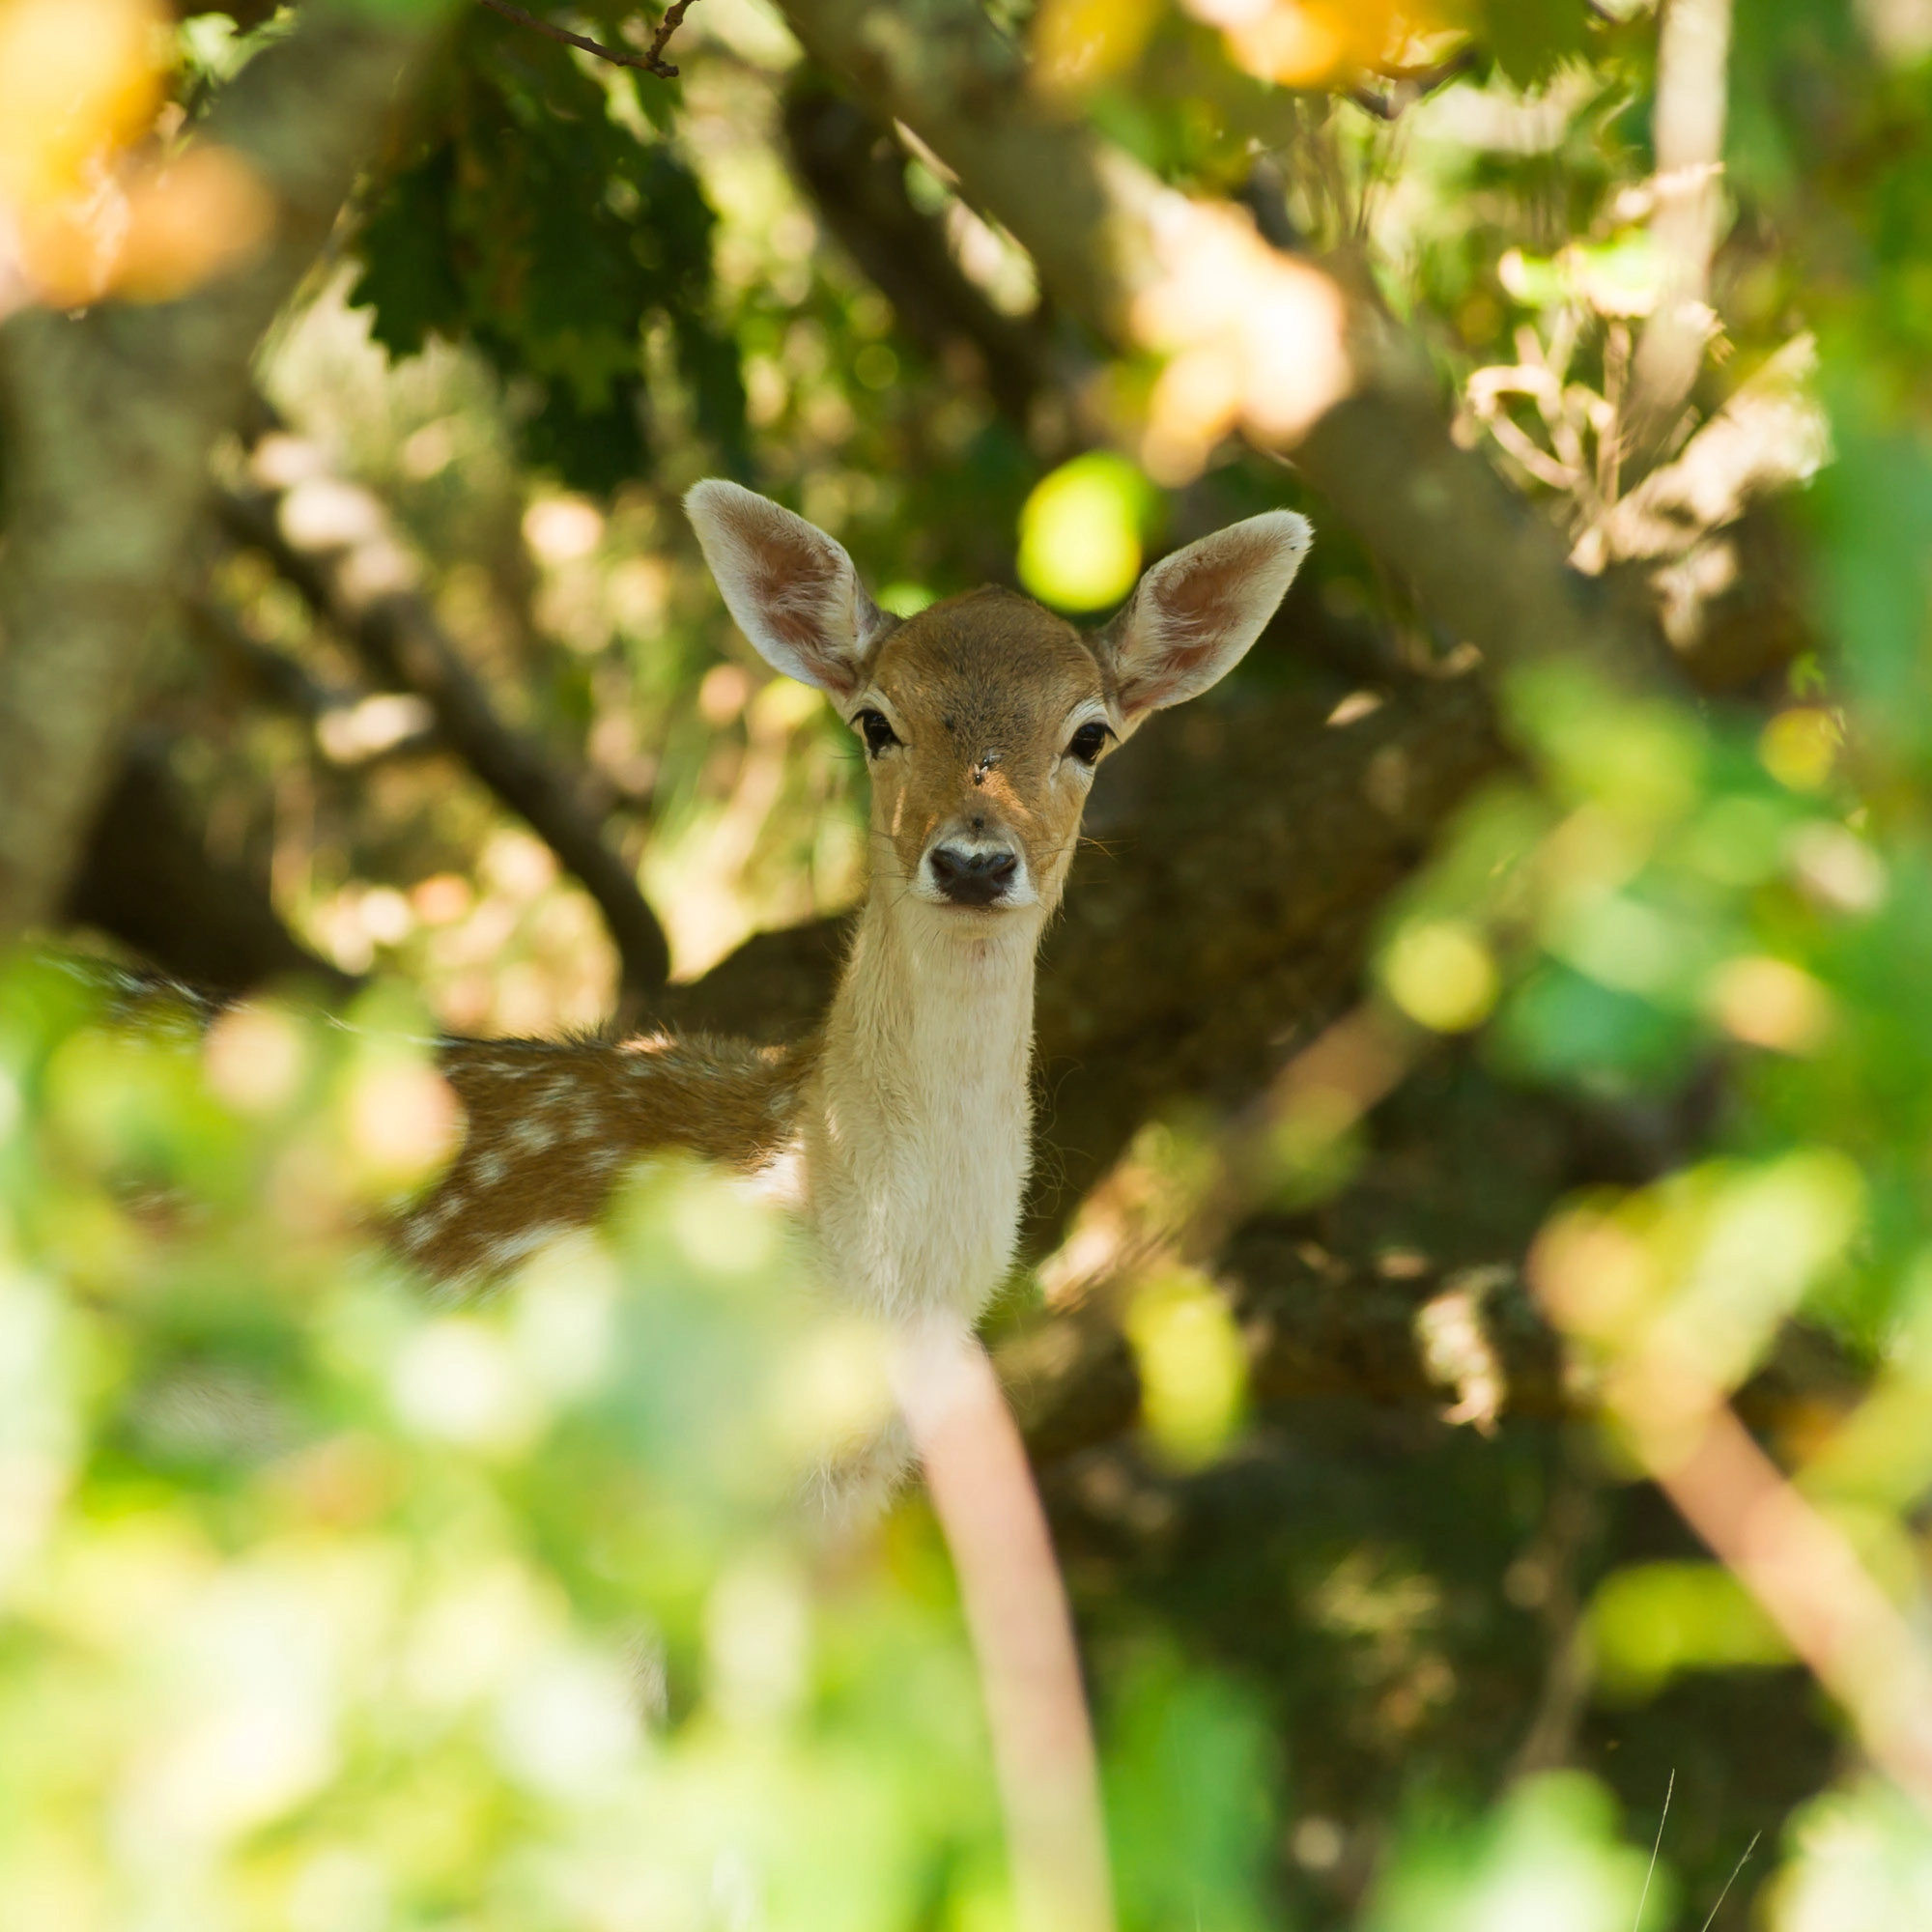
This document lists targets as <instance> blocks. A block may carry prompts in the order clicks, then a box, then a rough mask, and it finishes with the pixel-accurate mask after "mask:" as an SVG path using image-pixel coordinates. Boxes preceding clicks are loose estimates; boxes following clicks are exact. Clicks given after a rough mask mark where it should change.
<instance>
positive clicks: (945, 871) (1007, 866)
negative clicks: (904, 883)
mask: <svg viewBox="0 0 1932 1932" xmlns="http://www.w3.org/2000/svg"><path fill="white" fill-rule="evenodd" d="M925 863H926V864H927V866H929V867H931V868H932V883H933V884H934V885H936V886H937V887H938V888H939V890H940V891H941V892H942V893H944V894H945V895H946V896H947V897H948V898H950V899H951V900H952V903H953V904H954V905H991V904H992V903H993V901H994V900H995V899H996V898H998V897H999V896H1000V895H1002V894H1003V893H1004V892H1005V891H1006V890H1007V888H1008V887H1009V885H1011V884H1012V882H1013V874H1014V873H1015V872H1016V871H1018V870H1019V859H1018V856H1017V855H1016V854H1014V853H1012V852H1009V851H1007V850H1005V849H1004V848H1003V847H1000V846H990V847H987V848H985V849H983V850H980V851H977V852H969V851H966V850H965V849H963V848H962V847H960V846H957V845H935V846H934V847H933V848H932V850H931V851H930V852H929V853H928V854H927V855H926V861H925Z"/></svg>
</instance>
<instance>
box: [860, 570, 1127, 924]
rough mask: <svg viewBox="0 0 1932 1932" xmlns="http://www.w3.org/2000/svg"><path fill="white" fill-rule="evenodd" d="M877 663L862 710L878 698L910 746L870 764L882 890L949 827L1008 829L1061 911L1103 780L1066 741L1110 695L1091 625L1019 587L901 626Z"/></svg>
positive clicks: (1046, 897)
mask: <svg viewBox="0 0 1932 1932" xmlns="http://www.w3.org/2000/svg"><path fill="white" fill-rule="evenodd" d="M1107 697H1108V691H1107V679H1106V675H1105V673H1104V672H1103V671H1102V669H1101V668H1100V664H1099V661H1098V659H1096V658H1095V657H1094V653H1093V652H1092V651H1091V650H1090V649H1089V648H1088V647H1087V644H1086V642H1085V640H1084V639H1082V638H1081V636H1080V633H1079V632H1078V631H1076V630H1075V629H1074V628H1073V626H1072V625H1071V624H1069V623H1067V622H1066V621H1065V619H1064V618H1060V617H1055V616H1053V615H1051V614H1050V613H1049V612H1048V611H1042V610H1041V609H1040V607H1039V606H1038V605H1037V604H1034V603H1032V602H1030V601H1029V600H1028V599H1026V598H1024V597H1018V596H1015V595H1014V594H1013V593H1012V592H1010V591H1006V590H996V589H986V590H975V591H973V592H971V593H970V594H968V595H966V596H964V597H954V598H950V599H948V600H947V602H945V603H943V604H935V605H933V606H932V607H931V608H930V609H929V610H925V611H921V612H920V613H919V615H918V616H916V617H913V618H911V619H909V620H908V621H907V622H906V623H904V624H902V625H900V626H899V628H898V629H897V630H895V631H894V632H893V633H892V635H891V636H890V637H888V638H887V639H885V640H884V642H883V643H882V644H881V645H880V646H879V648H878V650H877V651H876V653H875V654H874V657H873V659H872V662H871V663H870V664H869V665H868V666H867V681H866V683H865V685H864V687H863V689H862V690H861V691H860V692H859V693H858V694H857V695H856V696H854V698H853V699H852V701H851V705H850V707H849V709H850V711H851V712H852V713H857V712H858V711H860V710H863V709H865V708H867V705H876V706H877V707H878V708H879V709H881V710H883V711H884V712H885V713H886V715H887V717H888V719H889V720H890V721H891V722H892V725H893V727H894V729H895V731H897V733H898V734H899V737H900V738H901V739H902V740H903V743H902V744H900V745H898V746H896V747H895V748H893V749H892V750H889V751H887V752H886V753H883V754H882V755H880V756H878V757H875V758H873V759H872V760H871V767H872V830H873V834H874V838H875V847H876V848H877V849H875V852H874V869H873V882H874V888H875V890H876V889H878V888H880V887H884V886H897V887H903V886H905V885H907V884H909V883H910V882H911V881H912V880H913V879H914V878H916V877H917V876H918V872H919V867H920V863H921V861H922V860H923V857H924V856H925V854H926V852H927V851H928V850H929V849H930V848H931V846H932V845H933V844H935V843H936V842H938V841H939V840H940V839H941V838H944V837H946V836H947V835H948V834H955V835H962V836H968V837H972V836H979V837H984V838H999V837H1001V836H1002V835H1005V836H1006V837H1007V838H1009V839H1010V840H1011V842H1012V843H1013V845H1014V846H1015V848H1016V849H1017V850H1018V851H1019V852H1020V854H1021V856H1022V857H1023V859H1024V861H1025V864H1026V869H1027V876H1028V878H1029V880H1030V881H1031V882H1032V885H1033V888H1034V892H1035V894H1036V895H1037V905H1038V907H1039V909H1040V910H1041V911H1051V910H1052V908H1053V907H1054V906H1055V905H1056V904H1057V903H1058V902H1059V899H1060V894H1061V890H1062V888H1063V886H1064V885H1065V879H1066V868H1067V866H1068V864H1069V862H1070V860H1071V858H1072V853H1073V846H1074V841H1075V839H1076V838H1078V836H1079V831H1080V814H1081V811H1082V810H1083V809H1084V808H1085V806H1086V803H1087V792H1088V788H1089V783H1090V781H1091V777H1092V773H1091V769H1090V768H1089V767H1087V766H1085V765H1083V764H1082V763H1081V762H1080V760H1079V759H1077V758H1073V757H1069V756H1068V755H1067V750H1066V747H1067V739H1068V736H1069V735H1070V733H1071V730H1072V728H1073V725H1075V724H1076V723H1077V722H1078V720H1079V717H1080V714H1081V713H1082V711H1083V709H1084V710H1086V711H1087V712H1088V714H1089V715H1101V710H1100V708H1101V707H1103V706H1105V704H1106V702H1107ZM888 852H889V853H890V857H891V862H892V863H891V865H890V867H888V866H887V864H886V857H887V853H888ZM977 916H978V917H981V918H984V917H993V918H999V917H1004V916H1006V915H1004V914H1002V913H1000V912H997V911H995V912H992V913H990V914H988V913H981V914H979V915H977Z"/></svg>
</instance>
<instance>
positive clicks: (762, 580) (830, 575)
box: [745, 516, 853, 692]
mask: <svg viewBox="0 0 1932 1932" xmlns="http://www.w3.org/2000/svg"><path fill="white" fill-rule="evenodd" d="M745 535H746V539H747V550H748V551H749V558H748V561H749V563H750V571H749V573H748V575H749V576H750V579H751V582H750V584H749V585H748V588H749V589H750V590H751V592H752V595H753V598H754V599H755V601H756V603H757V605H758V607H759V609H760V611H762V613H763V616H764V621H765V625H766V628H767V630H768V632H769V634H770V637H771V639H772V641H773V642H774V643H777V644H778V645H780V646H781V648H784V649H789V650H792V651H795V652H797V654H798V655H799V657H800V658H802V659H803V660H804V661H805V662H806V663H807V664H808V665H810V668H812V670H813V671H814V673H815V674H816V675H817V676H818V678H819V679H820V680H821V681H822V682H823V683H824V684H825V685H827V686H828V687H830V688H831V689H833V690H835V691H841V692H842V691H845V690H848V689H850V687H851V685H852V682H853V669H852V666H851V665H850V663H849V662H848V661H847V659H846V657H845V655H844V653H843V652H842V651H840V650H839V649H838V645H837V644H836V643H834V642H830V641H829V640H830V639H832V638H833V637H834V636H835V635H836V634H837V632H838V630H839V628H840V626H841V624H844V623H848V622H849V621H850V618H851V615H852V613H851V612H850V611H841V610H840V609H839V608H838V605H839V595H838V592H839V583H840V579H841V577H842V575H843V562H844V559H843V557H842V556H841V554H839V552H838V550H837V549H836V548H835V547H834V546H833V544H832V543H831V542H830V541H829V540H827V539H822V538H820V537H819V535H818V533H817V532H816V531H815V530H813V529H811V528H810V527H809V526H800V525H799V524H797V523H794V522H793V521H792V520H791V519H790V518H787V517H778V516H772V517H760V519H759V520H758V526H757V527H756V528H754V529H748V530H747V531H746V532H745Z"/></svg>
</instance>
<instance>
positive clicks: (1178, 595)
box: [685, 481, 1310, 930]
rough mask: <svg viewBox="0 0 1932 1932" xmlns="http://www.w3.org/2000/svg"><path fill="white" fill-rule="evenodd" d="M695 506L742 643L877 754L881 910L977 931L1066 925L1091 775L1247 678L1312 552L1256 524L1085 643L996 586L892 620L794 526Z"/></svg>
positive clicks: (713, 490)
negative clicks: (1217, 687) (1236, 673)
mask: <svg viewBox="0 0 1932 1932" xmlns="http://www.w3.org/2000/svg"><path fill="white" fill-rule="evenodd" d="M685 507H686V510H687V511H688V512H689V514H690V517H691V521H692V523H693V525H694V526H695V527H696V531H697V540H698V543H699V544H700V545H701V546H702V548H703V551H704V555H705V560H706V561H707V562H708V563H709V564H710V566H711V572H712V575H713V576H714V577H715V578H716V579H717V582H718V587H719V590H720V591H721V592H722V593H723V595H724V598H725V604H726V606H727V607H728V608H729V610H730V612H731V615H732V616H733V617H734V618H735V619H736V620H737V623H738V626H739V628H740V629H741V630H742V631H743V632H744V633H745V635H746V637H748V638H749V639H751V640H752V642H753V645H754V646H755V647H756V648H757V650H758V651H759V652H760V653H761V654H762V655H763V656H764V658H765V659H766V661H767V662H768V663H769V664H771V665H772V666H773V667H774V668H776V669H778V670H781V671H784V672H786V673H787V674H789V675H790V676H792V677H796V678H800V679H802V680H803V681H804V682H805V683H807V684H811V685H816V686H817V687H818V689H819V690H821V691H823V692H824V693H825V694H826V695H827V696H829V697H830V698H831V699H832V701H833V702H834V703H835V704H836V705H837V706H838V710H839V714H840V715H841V716H842V717H843V718H844V719H845V720H846V722H847V723H848V724H849V725H851V726H852V728H853V730H854V731H856V732H857V733H858V734H859V737H860V738H861V740H862V741H863V743H864V745H865V749H866V755H867V761H868V763H869V765H870V767H871V774H872V835H873V837H872V886H873V891H874V894H875V895H877V894H879V893H881V892H889V893H891V895H893V899H894V902H895V903H902V904H911V905H916V906H920V907H923V908H926V909H929V912H930V915H931V917H933V918H934V919H938V920H944V921H947V922H949V923H956V924H959V925H961V926H963V927H964V928H966V929H969V930H971V929H984V927H985V926H986V924H987V923H989V922H995V921H1004V920H1007V919H1010V918H1012V917H1014V916H1016V915H1022V914H1030V915H1032V917H1033V920H1034V922H1035V923H1037V922H1038V921H1039V920H1040V919H1043V918H1044V917H1045V915H1046V914H1047V913H1048V912H1050V911H1051V910H1052V909H1053V907H1054V905H1055V904H1056V903H1058V901H1059V898H1060V894H1061V889H1062V887H1063V886H1064V884H1065V878H1066V869H1067V866H1068V863H1069V861H1070V859H1071V857H1072V853H1073V847H1074V843H1075V840H1076V838H1078V835H1079V830H1080V817H1081V812H1082V810H1084V808H1085V806H1086V803H1087V793H1088V790H1089V788H1090V786H1091V785H1092V783H1093V781H1094V769H1095V767H1096V766H1097V765H1098V764H1099V762H1100V760H1101V759H1102V758H1103V757H1104V756H1105V755H1106V754H1107V753H1108V751H1109V749H1110V748H1111V747H1112V746H1114V745H1117V744H1120V743H1121V742H1122V741H1123V740H1125V739H1126V738H1128V737H1130V736H1131V735H1132V734H1133V732H1134V731H1135V730H1136V729H1138V727H1139V726H1140V725H1142V723H1144V722H1145V720H1146V719H1147V718H1148V717H1149V716H1150V715H1151V713H1153V712H1155V711H1159V710H1163V709H1165V708H1166V707H1167V706H1169V705H1172V704H1179V703H1181V702H1182V701H1183V700H1184V699H1186V698H1189V697H1193V696H1197V695H1199V694H1200V693H1201V692H1204V691H1206V690H1207V689H1208V687H1209V686H1210V685H1212V684H1214V683H1215V682H1216V681H1217V680H1218V679H1220V678H1221V677H1222V676H1224V675H1225V674H1226V673H1227V672H1228V671H1229V670H1231V669H1232V668H1234V667H1235V666H1236V664H1238V663H1239V662H1240V660H1241V658H1242V656H1243V655H1244V654H1245V653H1246V651H1247V649H1248V646H1249V645H1250V644H1252V643H1253V642H1254V640H1255V639H1256V638H1257V637H1258V636H1259V635H1260V634H1261V630H1262V627H1263V625H1264V624H1265V623H1266V622H1267V620H1268V618H1269V617H1270V616H1272V615H1273V614H1274V611H1275V607H1276V606H1277V605H1278V604H1279V603H1280V602H1281V599H1282V596H1283V594H1284V593H1285V592H1286V591H1287V589H1288V586H1289V584H1290V583H1291V582H1293V579H1294V574H1295V571H1296V570H1297V569H1298V568H1299V567H1300V564H1301V559H1302V557H1303V556H1304V555H1306V554H1307V552H1308V544H1309V537H1310V530H1309V526H1308V523H1307V520H1306V519H1305V518H1302V517H1298V516H1295V515H1294V514H1293V512H1291V511H1288V510H1271V511H1268V512H1266V513H1265V514H1264V515H1262V516H1259V517H1250V518H1249V519H1248V520H1247V521H1246V522H1245V523H1239V524H1236V525H1233V526H1230V527H1229V528H1227V529H1225V530H1221V531H1218V532H1216V533H1215V534H1214V535H1213V536H1210V537H1204V538H1203V539H1202V540H1201V541H1200V542H1199V543H1195V544H1190V545H1189V546H1188V547H1187V548H1186V549H1185V550H1182V551H1178V552H1176V553H1175V554H1173V555H1172V556H1169V557H1166V558H1164V559H1163V560H1162V561H1161V562H1159V563H1157V564H1155V565H1154V566H1153V568H1152V569H1151V570H1150V571H1149V572H1148V573H1147V574H1146V576H1144V577H1143V578H1142V579H1141V582H1140V583H1139V585H1138V586H1137V587H1136V589H1135V591H1134V594H1133V596H1132V598H1131V599H1130V600H1129V601H1128V603H1127V604H1126V606H1125V607H1124V608H1123V609H1122V611H1121V612H1120V614H1119V615H1118V616H1116V617H1115V618H1114V619H1113V621H1112V622H1111V623H1109V624H1107V625H1106V626H1105V627H1104V628H1103V629H1101V630H1099V631H1096V632H1090V633H1087V634H1084V635H1083V634H1082V633H1081V632H1080V631H1079V630H1077V629H1075V627H1074V626H1073V625H1072V624H1070V623H1068V622H1067V621H1066V620H1065V618H1064V617H1057V616H1055V615H1054V614H1053V613H1052V612H1051V611H1045V610H1042V609H1041V608H1040V606H1038V605H1037V604H1035V603H1034V602H1032V601H1031V600H1030V599H1029V598H1025V597H1021V596H1018V595H1016V594H1015V593H1013V592H1011V591H1008V590H1000V589H993V588H987V589H982V590H975V591H970V592H968V593H967V594H965V595H964V596H959V597H952V598H948V599H947V600H946V601H945V602H944V603H940V604H935V605H933V606H931V607H930V608H929V609H927V610H924V611H921V612H920V613H919V614H918V615H917V616H915V617H909V618H904V619H901V618H898V617H895V616H893V615H891V614H890V613H889V612H886V611H881V610H880V609H879V608H878V606H877V605H876V604H874V603H873V601H872V599H871V598H870V597H869V596H868V595H867V592H866V589H865V586H864V585H863V584H862V583H861V582H859V577H858V573H857V571H856V570H855V569H854V568H853V565H852V559H851V558H850V557H849V556H848V555H847V554H845V552H844V550H843V549H842V548H841V547H840V546H839V545H838V543H836V542H834V541H833V539H832V538H831V537H829V536H827V535H826V534H825V532H824V531H823V530H821V529H818V528H816V527H815V526H812V525H810V524H809V523H807V522H806V521H805V520H804V519H803V518H801V517H795V516H793V515H792V513H791V512H790V511H789V510H784V509H781V508H780V506H779V505H778V504H776V503H773V502H769V501H767V500H766V499H765V498H764V497H759V496H755V495H753V493H752V492H751V491H749V490H744V489H740V488H739V487H738V485H736V484H735V483H725V482H718V481H712V482H704V483H699V484H697V485H696V487H695V488H694V489H693V490H692V491H691V493H690V495H689V496H688V497H686V498H685Z"/></svg>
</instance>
